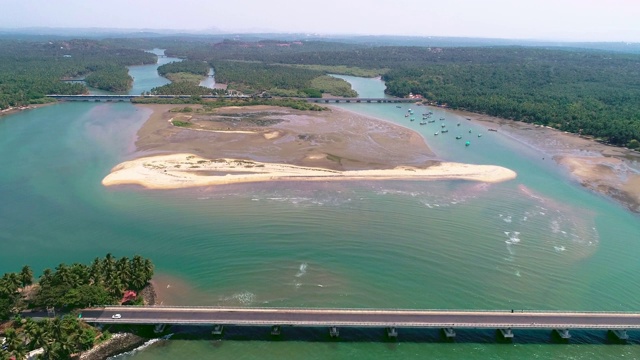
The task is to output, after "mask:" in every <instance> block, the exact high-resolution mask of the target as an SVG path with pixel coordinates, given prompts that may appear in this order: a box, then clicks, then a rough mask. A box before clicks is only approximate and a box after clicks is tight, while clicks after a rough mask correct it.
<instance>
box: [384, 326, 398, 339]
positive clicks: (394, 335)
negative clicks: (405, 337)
mask: <svg viewBox="0 0 640 360" xmlns="http://www.w3.org/2000/svg"><path fill="white" fill-rule="evenodd" d="M387 337H388V338H390V339H395V338H397V337H398V330H396V328H395V327H393V326H392V327H388V328H387Z"/></svg>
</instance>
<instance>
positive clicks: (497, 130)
mask: <svg viewBox="0 0 640 360" xmlns="http://www.w3.org/2000/svg"><path fill="white" fill-rule="evenodd" d="M489 131H498V130H497V129H489Z"/></svg>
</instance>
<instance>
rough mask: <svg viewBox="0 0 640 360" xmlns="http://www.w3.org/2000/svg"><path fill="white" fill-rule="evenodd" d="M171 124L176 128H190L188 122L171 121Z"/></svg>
mask: <svg viewBox="0 0 640 360" xmlns="http://www.w3.org/2000/svg"><path fill="white" fill-rule="evenodd" d="M171 123H172V124H173V126H178V127H189V126H191V123H190V122H188V121H180V120H173V121H172V122H171Z"/></svg>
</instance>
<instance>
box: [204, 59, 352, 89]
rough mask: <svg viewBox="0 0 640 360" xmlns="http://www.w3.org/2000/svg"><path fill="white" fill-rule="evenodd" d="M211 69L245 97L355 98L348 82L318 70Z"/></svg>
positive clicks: (217, 65) (217, 64) (221, 65)
mask: <svg viewBox="0 0 640 360" xmlns="http://www.w3.org/2000/svg"><path fill="white" fill-rule="evenodd" d="M211 66H212V67H213V68H214V69H215V73H216V81H217V82H220V83H226V84H228V85H229V88H232V89H235V90H239V91H241V92H243V93H245V94H263V95H270V96H290V97H322V94H323V93H330V94H332V95H334V96H347V97H355V96H357V93H356V92H355V91H353V89H351V85H350V84H349V83H348V82H346V81H344V80H342V79H337V78H332V77H330V76H326V75H325V74H324V73H323V72H321V71H317V70H311V69H305V68H298V67H289V66H281V65H269V64H264V63H259V62H243V61H214V62H212V63H211Z"/></svg>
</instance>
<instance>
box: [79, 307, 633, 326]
mask: <svg viewBox="0 0 640 360" xmlns="http://www.w3.org/2000/svg"><path fill="white" fill-rule="evenodd" d="M114 314H120V315H121V318H120V319H113V318H112V315H114ZM82 318H83V319H84V320H85V321H87V322H97V323H118V324H160V323H162V324H193V325H207V324H225V325H254V326H267V325H282V326H352V327H424V328H446V327H452V328H487V329H498V328H512V329H518V328H535V329H565V328H569V329H640V314H638V313H590V312H521V311H516V312H514V313H512V312H511V311H446V310H425V311H419V310H366V309H363V310H350V309H285V308H281V309H278V308H275V309H274V308H216V307H209V308H198V307H191V308H190V307H133V306H131V307H105V308H97V309H85V310H84V311H82Z"/></svg>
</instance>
